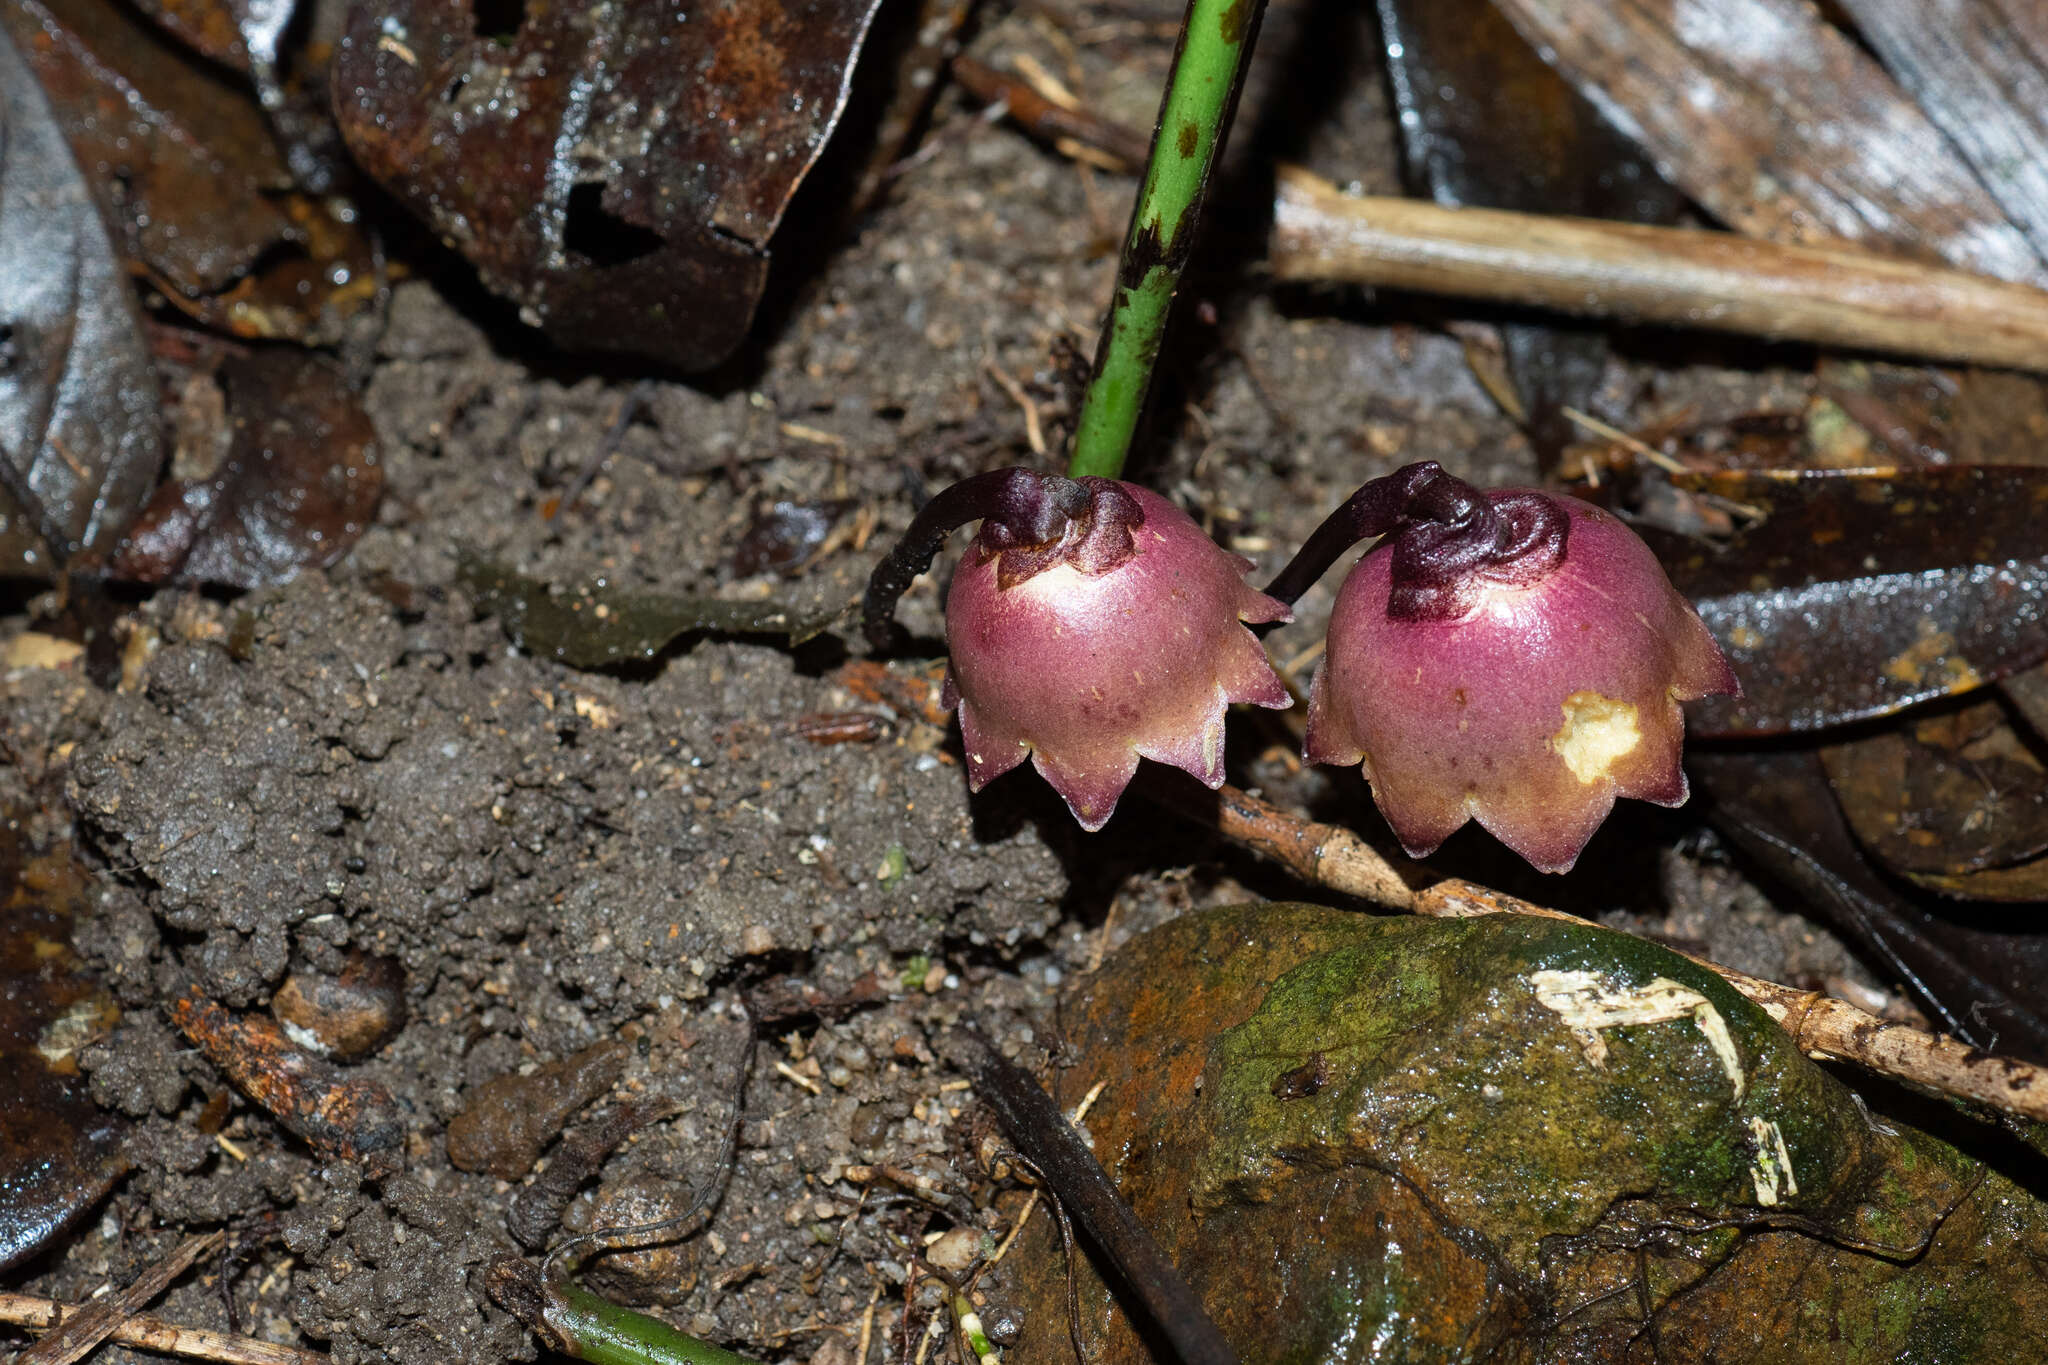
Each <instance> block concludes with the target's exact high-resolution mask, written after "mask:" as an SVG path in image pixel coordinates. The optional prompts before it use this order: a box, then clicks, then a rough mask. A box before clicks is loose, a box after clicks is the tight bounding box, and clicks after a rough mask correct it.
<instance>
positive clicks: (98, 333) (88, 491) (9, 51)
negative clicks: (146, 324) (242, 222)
mask: <svg viewBox="0 0 2048 1365" xmlns="http://www.w3.org/2000/svg"><path fill="white" fill-rule="evenodd" d="M161 463H162V450H161V447H160V445H159V441H158V435H157V408H156V377H155V375H154V374H153V373H152V372H151V370H150V367H149V356H148V353H147V351H146V349H145V348H144V345H143V341H142V322H141V319H140V318H139V317H138V316H137V314H136V310H135V300H134V297H133V294H132V291H131V290H130V289H129V287H128V281H127V279H126V277H125V276H124V275H123V274H122V271H121V267H120V264H119V263H118V262H117V261H116V260H115V257H114V251H113V247H112V245H111V243H110V242H109V240H108V237H107V230H106V227H105V225H104V224H103V223H102V222H101V221H100V216H99V212H98V210H97V209H96V208H95V207H94V204H93V193H92V190H91V188H90V187H89V186H88V185H87V183H86V181H85V180H84V178H83V177H81V176H80V174H79V171H78V165H77V163H76V162H75V161H73V160H72V155H71V149H70V148H69V147H67V146H66V145H65V142H64V136H63V133H62V132H61V131H60V130H59V128H58V125H57V122H56V120H55V118H54V117H53V116H52V114H51V111H50V105H49V102H48V101H47V100H46V99H44V98H43V93H42V90H41V88H40V87H39V86H38V85H37V83H36V79H35V76H34V74H33V73H32V72H31V70H30V68H29V66H28V64H27V63H26V62H24V61H23V60H22V59H21V57H20V55H19V54H18V53H17V52H16V51H15V49H14V45H13V43H12V42H11V41H10V40H9V39H8V36H7V32H6V29H5V28H4V27H0V573H13V572H17V571H23V570H26V571H28V572H31V573H48V572H50V570H51V569H52V567H53V564H52V557H53V556H54V557H55V558H56V560H57V561H59V562H61V561H62V559H63V558H64V557H66V556H67V555H69V554H70V553H71V552H72V551H73V550H75V549H93V548H97V547H100V546H104V545H108V544H111V543H112V541H113V539H114V537H116V536H118V535H119V534H120V533H121V529H122V528H123V527H124V526H126V525H127V524H128V520H129V518H130V517H132V516H133V515H134V514H135V511H136V509H137V508H138V507H140V506H141V505H142V501H143V499H144V498H146V497H148V496H149V489H150V486H151V484H153V483H154V482H155V480H156V473H157V468H158V466H159V465H160V464H161Z"/></svg>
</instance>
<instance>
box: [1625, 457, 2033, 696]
mask: <svg viewBox="0 0 2048 1365" xmlns="http://www.w3.org/2000/svg"><path fill="white" fill-rule="evenodd" d="M1676 482H1677V483H1678V484H1679V486H1680V487H1681V488H1683V489H1687V490H1691V491H1695V492H1703V493H1707V494H1711V495H1713V496H1715V497H1718V498H1722V499H1727V500H1729V501H1731V502H1733V503H1738V504H1742V505H1744V506H1747V507H1752V508H1756V509H1759V510H1761V511H1762V512H1763V514H1764V515H1763V518H1762V520H1761V521H1757V522H1754V523H1753V524H1748V525H1744V526H1743V527H1742V528H1741V529H1740V530H1738V532H1737V533H1736V534H1735V536H1734V537H1733V538H1732V539H1730V540H1729V541H1727V542H1726V543H1725V544H1718V545H1717V544H1712V543H1709V542H1706V541H1701V540H1684V539H1681V538H1678V537H1675V536H1671V535H1669V534H1667V533H1663V532H1658V531H1656V530H1654V529H1646V532H1645V539H1648V540H1649V541H1650V543H1651V545H1652V547H1653V548H1655V549H1656V550H1657V551H1658V554H1659V557H1660V558H1662V559H1663V561H1664V565H1665V567H1666V568H1667V569H1668V570H1669V571H1670V573H1671V578H1672V581H1673V582H1674V583H1675V584H1677V586H1678V590H1679V591H1680V592H1682V593H1684V594H1686V596H1688V597H1690V598H1692V599H1693V601H1694V602H1695V603H1697V604H1698V606H1699V609H1700V615H1701V616H1702V617H1704V618H1705V619H1706V622H1707V625H1708V626H1709V627H1710V628H1711V629H1712V630H1713V632H1714V636H1715V638H1716V639H1718V640H1719V641H1720V642H1721V647H1722V648H1723V649H1724V650H1726V651H1727V652H1728V658H1729V661H1730V662H1731V663H1733V664H1734V666H1735V672H1736V675H1737V676H1738V677H1740V678H1741V680H1742V687H1743V694H1744V695H1743V696H1742V697H1740V698H1725V697H1712V698H1708V699H1707V700H1705V701H1702V702H1698V703H1695V704H1693V705H1692V706H1689V707H1688V708H1687V715H1688V717H1689V718H1690V724H1691V727H1692V730H1693V733H1694V734H1696V735H1702V736H1713V735H1723V736H1726V735H1757V734H1776V733H1782V732H1784V731H1799V730H1815V729H1820V728H1823V727H1826V726H1830V725H1840V724H1843V723H1846V722H1849V721H1854V720H1862V719H1867V718H1869V717H1872V716H1880V715H1885V714H1887V713H1889V712H1892V711H1896V710H1898V709H1900V708H1901V707H1904V706H1910V705H1912V704H1913V703H1915V702H1920V701H1926V700H1929V699H1930V698H1934V697H1939V696H1946V695H1950V694H1952V693H1958V692H1967V691H1969V690H1970V689H1972V688H1975V687H1979V686H1982V685H1983V684H1984V683H1986V682H1989V681H1991V680H1994V679H1996V678H1999V677H2002V676H2004V675H2006V674H2008V673H2013V672H2016V671H2018V670H2020V669H2024V668H2030V667H2032V666H2033V665H2034V664H2036V663H2039V662H2041V660H2042V659H2044V658H2048V538H2044V536H2043V534H2042V531H2041V516H2042V511H2043V509H2044V508H2048V473H2044V472H2043V471H2042V470H2039V469H2015V468H2001V467H1994V466H1986V465H1977V466H1968V467H1951V468H1933V469H1892V470H1880V471H1875V472H1856V473H1850V472H1828V471H1816V470H1806V471H1779V472H1747V473H1722V474H1704V475H1689V476H1683V477H1680V478H1679V479H1677V480H1676Z"/></svg>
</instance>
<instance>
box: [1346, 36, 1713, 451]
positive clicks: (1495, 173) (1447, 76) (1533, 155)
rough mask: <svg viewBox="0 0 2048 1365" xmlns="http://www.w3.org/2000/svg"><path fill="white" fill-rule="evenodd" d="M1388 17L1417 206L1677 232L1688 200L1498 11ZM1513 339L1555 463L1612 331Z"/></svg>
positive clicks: (1522, 330) (1531, 410) (1530, 403)
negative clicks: (1670, 227) (1508, 112)
mask: <svg viewBox="0 0 2048 1365" xmlns="http://www.w3.org/2000/svg"><path fill="white" fill-rule="evenodd" d="M1378 10H1379V17H1380V32H1381V34H1382V37H1383V40H1384V44H1385V53H1386V61H1387V72H1388V75H1389V76H1390V77H1391V81H1392V86H1393V97H1394V105H1395V109H1396V111H1397V114H1398V127H1399V128H1400V131H1401V139H1402V149H1403V151H1404V153H1405V156H1404V158H1403V169H1404V171H1405V178H1406V180H1407V182H1408V190H1409V192H1410V193H1411V194H1418V195H1423V196H1426V197H1428V198H1431V199H1434V200H1435V201H1436V202H1437V203H1439V204H1445V205H1451V206H1466V207H1475V208H1498V209H1516V210H1520V211H1522V212H1526V213H1553V214H1567V215H1571V216H1575V217H1583V218H1613V219H1621V220H1623V221H1627V222H1633V223H1670V222H1673V221H1675V220H1676V218H1677V215H1678V210H1679V208H1680V205H1681V203H1682V201H1681V199H1680V197H1679V195H1678V193H1677V192H1676V191H1675V190H1673V189H1672V188H1671V187H1670V186H1669V185H1668V184H1666V183H1665V182H1664V180H1663V179H1662V178H1661V177H1659V176H1658V174H1657V170H1656V168H1655V166H1653V165H1652V164H1651V163H1650V161H1649V160H1648V158H1647V157H1645V156H1644V154H1643V152H1642V150H1641V149H1640V148H1639V147H1637V146H1636V144H1635V143H1634V142H1632V141H1631V140H1630V139H1628V138H1627V137H1625V136H1623V135H1622V134H1621V133H1619V132H1617V131H1616V130H1615V129H1614V127H1613V125H1611V124H1609V123H1608V122H1607V121H1606V120H1605V119H1603V118H1602V117H1601V116H1600V114H1599V113H1598V111H1596V110H1595V109H1594V108H1593V106H1592V105H1591V104H1589V103H1588V102H1587V101H1586V100H1585V99H1584V98H1583V97H1581V96H1580V95H1579V94H1578V92H1576V91H1575V90H1573V89H1572V88H1571V86H1570V85H1568V84H1567V83H1566V82H1565V80H1564V78H1563V77H1561V76H1559V75H1558V74H1557V73H1556V72H1555V71H1553V70H1551V68H1550V67H1548V66H1546V65H1544V63H1543V59H1542V58H1541V57H1539V56H1537V54H1536V52H1535V49H1533V48H1531V47H1530V46H1529V44H1528V43H1527V42H1526V41H1525V40H1524V39H1523V38H1522V36H1521V35H1520V34H1519V33H1517V32H1515V30H1514V27H1513V26H1512V25H1511V24H1509V23H1508V21H1507V20H1506V18H1504V17H1503V16H1502V14H1501V12H1500V11H1499V9H1497V8H1496V7H1495V6H1494V5H1493V3H1492V0H1378ZM1504 109H1512V110H1514V115H1513V117H1508V118H1504V117H1502V116H1501V111H1502V110H1504ZM1500 332H1501V341H1502V343H1503V345H1504V347H1505V350H1506V361H1507V367H1508V372H1509V374H1510V376H1511V377H1512V379H1513V382H1514V385H1515V388H1516V389H1517V391H1518V392H1519V394H1520V397H1521V399H1522V402H1523V405H1524V406H1525V407H1526V408H1527V410H1528V425H1529V429H1530V433H1531V437H1532V439H1533V440H1534V441H1535V443H1536V446H1537V451H1538V455H1539V457H1540V458H1542V459H1544V460H1546V461H1550V460H1554V459H1555V457H1556V456H1557V454H1558V453H1559V451H1561V450H1562V449H1563V447H1564V445H1565V444H1566V443H1567V442H1568V441H1569V440H1570V439H1571V438H1572V437H1573V435H1574V434H1575V433H1574V429H1573V427H1572V425H1571V423H1570V422H1569V421H1568V420H1567V419H1566V418H1565V417H1564V416H1563V413H1562V411H1561V410H1562V409H1563V408H1565V407H1568V406H1569V407H1584V406H1587V405H1588V403H1589V401H1590V399H1591V398H1592V396H1593V394H1594V392H1595V391H1596V390H1597V389H1598V388H1599V386H1600V384H1601V382H1602V381H1603V380H1604V379H1605V377H1606V368H1607V361H1608V356H1609V350H1608V345H1607V338H1606V333H1605V332H1604V331H1603V330H1600V329H1596V328H1587V327H1574V326H1571V325H1569V324H1563V323H1556V322H1549V323H1526V322H1506V323H1503V324H1502V325H1501V328H1500Z"/></svg>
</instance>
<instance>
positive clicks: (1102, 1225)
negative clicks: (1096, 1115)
mask: <svg viewBox="0 0 2048 1365" xmlns="http://www.w3.org/2000/svg"><path fill="white" fill-rule="evenodd" d="M958 1037H959V1039H960V1041H961V1044H962V1053H963V1055H964V1059H965V1063H966V1066H967V1069H968V1071H969V1072H970V1073H971V1074H972V1076H973V1078H974V1083H975V1090H976V1093H978V1094H979V1095H980V1096H981V1098H982V1099H984V1100H986V1101H987V1102H988V1105H989V1107H990V1108H992V1109H993V1110H995V1113H996V1117H997V1118H998V1119H999V1120H1000V1121H1001V1122H1002V1125H1003V1131H1004V1132H1005V1133H1006V1134H1008V1136H1009V1138H1010V1141H1011V1142H1012V1143H1013V1144H1015V1145H1016V1148H1017V1151H1018V1152H1019V1153H1020V1154H1021V1155H1022V1157H1023V1159H1024V1160H1026V1161H1028V1162H1030V1163H1031V1164H1032V1166H1034V1167H1035V1168H1036V1169H1037V1171H1038V1173H1039V1174H1040V1175H1041V1176H1042V1177H1043V1178H1044V1181H1045V1184H1046V1185H1047V1187H1048V1188H1049V1189H1050V1191H1051V1193H1052V1194H1053V1195H1054V1196H1055V1197H1056V1198H1058V1199H1059V1201H1060V1203H1061V1204H1062V1205H1063V1206H1064V1207H1065V1208H1066V1209H1067V1210H1068V1211H1069V1212H1070V1213H1071V1214H1072V1215H1073V1219H1074V1221H1075V1222H1076V1223H1079V1224H1080V1225H1081V1227H1082V1229H1083V1230H1085V1231H1086V1232H1087V1234H1088V1236H1089V1237H1090V1238H1092V1239H1093V1240H1094V1242H1095V1244H1096V1246H1097V1247H1099V1248H1100V1249H1101V1250H1102V1251H1103V1252H1104V1253H1105V1254H1106V1255H1107V1256H1108V1258H1109V1260H1110V1261H1111V1263H1112V1264H1113V1265H1114V1266H1115V1267H1116V1270H1117V1272H1118V1273H1119V1274H1120V1275H1121V1276H1122V1277H1123V1281H1124V1283H1125V1284H1126V1285H1127V1286H1128V1287H1129V1288H1130V1290H1131V1291H1132V1293H1133V1294H1134V1295H1135V1296H1136V1298H1137V1299H1138V1301H1139V1303H1140V1304H1142V1305H1143V1308H1144V1311H1145V1313H1147V1314H1148V1315H1149V1316H1150V1317H1151V1318H1152V1321H1153V1325H1154V1326H1155V1327H1157V1328H1158V1329H1159V1332H1160V1333H1161V1335H1162V1336H1163V1337H1164V1338H1165V1340H1166V1341H1167V1342H1168V1343H1169V1344H1170V1345H1171V1346H1172V1348H1173V1353H1174V1356H1175V1358H1177V1359H1178V1360H1179V1361H1181V1363H1182V1365H1237V1360H1238V1357H1237V1353H1236V1352H1235V1351H1234V1350H1232V1349H1231V1347H1230V1343H1228V1342H1227V1341H1225V1340H1224V1339H1223V1334H1222V1332H1220V1331H1218V1330H1217V1327H1216V1324H1215V1323H1214V1322H1213V1321H1211V1320H1210V1317H1209V1314H1208V1312H1207V1310H1206V1309H1204V1308H1203V1307H1202V1301H1201V1300H1200V1299H1199V1298H1197V1297H1196V1296H1195V1292H1194V1290H1193V1289H1192V1288H1190V1287H1189V1285H1188V1282H1187V1281H1186V1280H1184V1279H1182V1278H1181V1275H1180V1272H1179V1271H1178V1270H1176V1269H1175V1268H1174V1265H1173V1262H1172V1261H1170V1260H1168V1259H1167V1256H1166V1253H1165V1251H1163V1250H1162V1249H1161V1248H1160V1246H1159V1244H1158V1243H1157V1242H1155V1241H1154V1240H1153V1239H1152V1234H1151V1233H1150V1232H1147V1231H1146V1230H1145V1226H1144V1224H1142V1223H1140V1222H1139V1221H1138V1218H1137V1215H1136V1214H1134V1213H1133V1212H1131V1207H1130V1205H1128V1204H1126V1203H1125V1202H1124V1201H1123V1197H1122V1196H1121V1195H1119V1194H1118V1193H1117V1189H1116V1184H1115V1182H1113V1181H1112V1180H1111V1179H1110V1178H1109V1174H1108V1172H1106V1171H1104V1170H1103V1169H1102V1165H1101V1163H1100V1162H1098V1161H1097V1160H1096V1159H1095V1153H1094V1152H1093V1151H1091V1150H1090V1149H1089V1147H1088V1144H1087V1143H1086V1142H1084V1141H1082V1140H1081V1136H1080V1134H1078V1133H1076V1132H1075V1131H1074V1126H1073V1125H1072V1124H1071V1123H1069V1122H1068V1121H1067V1116H1066V1115H1065V1114H1062V1113H1061V1112H1060V1108H1059V1106H1058V1105H1057V1104H1055V1103H1054V1102H1053V1098H1052V1096H1050V1095H1048V1094H1046V1093H1045V1090H1044V1088H1043V1087H1042V1086H1040V1085H1039V1083H1038V1082H1037V1081H1036V1080H1035V1079H1033V1078H1032V1076H1031V1075H1030V1073H1028V1072H1026V1071H1025V1070H1024V1069H1023V1068H1022V1067H1020V1066H1018V1065H1017V1064H1016V1063H1015V1062H1012V1061H1010V1060H1009V1059H1008V1058H1006V1057H1004V1056H1003V1054H1002V1053H1000V1052H998V1051H996V1049H995V1046H994V1044H992V1043H990V1042H989V1040H988V1039H987V1038H985V1037H983V1036H982V1035H981V1034H979V1033H977V1032H974V1031H973V1030H971V1029H967V1030H962V1031H961V1032H960V1033H959V1035H958ZM1070 1316H1071V1312H1070Z"/></svg>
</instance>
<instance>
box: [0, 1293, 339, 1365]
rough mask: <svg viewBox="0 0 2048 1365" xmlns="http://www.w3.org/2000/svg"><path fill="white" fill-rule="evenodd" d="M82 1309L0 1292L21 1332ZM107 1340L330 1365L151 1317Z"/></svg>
mask: <svg viewBox="0 0 2048 1365" xmlns="http://www.w3.org/2000/svg"><path fill="white" fill-rule="evenodd" d="M80 1307H81V1305H79V1304H72V1303H59V1302H58V1301H57V1300H55V1299H46V1298H43V1297H41V1296H40V1295H36V1294H9V1293H4V1292H0V1322H4V1323H9V1324H11V1325H13V1326H16V1327H35V1328H43V1327H57V1326H60V1325H61V1324H62V1323H63V1322H64V1321H65V1320H66V1319H67V1318H71V1317H75V1316H77V1314H78V1312H79V1309H80ZM107 1340H109V1341H115V1342H119V1343H120V1344H121V1345H123V1346H133V1347H136V1348H138V1349H140V1350H144V1351H161V1352H163V1353H164V1354H166V1355H174V1356H185V1357H188V1358H189V1359H192V1360H214V1361H220V1362H223V1365H327V1356H326V1355H325V1353H323V1352H320V1351H308V1350H304V1349H302V1348H300V1347H297V1346H281V1345H279V1344H278V1343H276V1342H272V1341H258V1340H257V1339H256V1338H254V1337H241V1336H232V1335H230V1334H228V1333H226V1332H213V1331H209V1330H207V1329H206V1328H204V1327H179V1326H176V1325H174V1324H172V1323H168V1322H165V1321H164V1320H163V1319H162V1318H158V1317H152V1316H150V1315H148V1314H141V1315H138V1316H136V1317H132V1318H129V1319H127V1320H126V1321H125V1322H122V1323H120V1324H119V1325H118V1326H116V1327H115V1328H114V1330H113V1331H112V1332H110V1333H108V1335H107Z"/></svg>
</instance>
